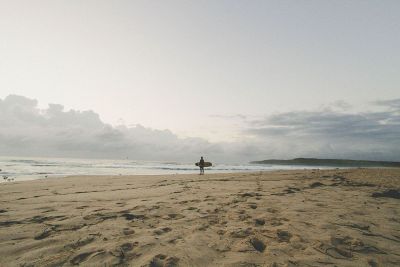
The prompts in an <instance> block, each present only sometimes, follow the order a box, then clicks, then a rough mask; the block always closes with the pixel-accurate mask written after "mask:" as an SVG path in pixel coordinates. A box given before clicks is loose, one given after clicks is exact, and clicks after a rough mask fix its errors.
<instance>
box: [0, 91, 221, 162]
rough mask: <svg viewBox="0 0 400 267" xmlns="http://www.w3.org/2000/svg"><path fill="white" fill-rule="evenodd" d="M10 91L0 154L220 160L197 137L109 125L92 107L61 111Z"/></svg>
mask: <svg viewBox="0 0 400 267" xmlns="http://www.w3.org/2000/svg"><path fill="white" fill-rule="evenodd" d="M37 104H38V102H37V101H36V100H32V99H28V98H26V97H23V96H16V95H10V96H8V97H6V98H5V99H4V100H0V124H1V128H0V155H14V156H59V157H64V156H67V157H94V158H125V157H129V158H133V159H143V160H190V159H197V158H198V156H199V155H200V154H207V155H210V156H215V157H220V158H223V156H222V155H223V153H224V149H223V148H222V147H221V145H219V144H212V143H209V142H208V141H206V140H203V139H200V138H185V139H181V138H178V137H177V136H176V135H175V134H173V133H172V132H170V131H169V130H154V129H150V128H145V127H143V126H141V125H136V126H135V127H126V126H119V127H112V126H111V125H108V124H106V123H103V122H102V121H101V119H100V117H99V115H98V114H96V113H95V112H93V111H76V110H69V111H65V110H64V107H63V106H62V105H57V104H50V105H49V107H48V108H47V109H44V110H40V109H39V108H38V106H37Z"/></svg>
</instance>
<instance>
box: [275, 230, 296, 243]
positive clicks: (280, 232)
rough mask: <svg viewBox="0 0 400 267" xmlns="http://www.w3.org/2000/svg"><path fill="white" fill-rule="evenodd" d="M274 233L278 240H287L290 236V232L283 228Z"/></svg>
mask: <svg viewBox="0 0 400 267" xmlns="http://www.w3.org/2000/svg"><path fill="white" fill-rule="evenodd" d="M276 235H277V236H278V241H279V242H289V241H290V239H291V238H292V234H291V233H289V232H288V231H284V230H278V231H276Z"/></svg>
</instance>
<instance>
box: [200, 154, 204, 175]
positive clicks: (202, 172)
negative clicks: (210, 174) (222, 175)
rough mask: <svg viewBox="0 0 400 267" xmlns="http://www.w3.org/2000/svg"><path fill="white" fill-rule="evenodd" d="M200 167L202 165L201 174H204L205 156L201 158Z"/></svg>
mask: <svg viewBox="0 0 400 267" xmlns="http://www.w3.org/2000/svg"><path fill="white" fill-rule="evenodd" d="M199 167H200V175H204V159H203V157H201V158H200V161H199Z"/></svg>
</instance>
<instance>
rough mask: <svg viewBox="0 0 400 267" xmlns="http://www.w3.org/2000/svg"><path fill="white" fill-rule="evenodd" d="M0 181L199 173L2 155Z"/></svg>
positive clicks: (215, 169)
mask: <svg viewBox="0 0 400 267" xmlns="http://www.w3.org/2000/svg"><path fill="white" fill-rule="evenodd" d="M213 164H214V166H212V167H209V168H206V173H228V172H257V171H272V170H290V169H305V168H307V169H312V168H321V167H312V166H289V165H286V166H284V165H264V164H250V163H243V164H224V163H213ZM0 169H1V171H0V182H7V180H8V181H26V180H35V179H50V178H59V177H65V176H70V175H157V174H196V173H198V172H199V168H198V167H196V166H195V165H194V163H184V162H162V161H138V160H129V159H124V160H103V159H72V158H19V157H0Z"/></svg>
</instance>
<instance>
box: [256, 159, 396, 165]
mask: <svg viewBox="0 0 400 267" xmlns="http://www.w3.org/2000/svg"><path fill="white" fill-rule="evenodd" d="M250 163H253V164H275V165H305V166H332V167H400V162H394V161H372V160H351V159H317V158H295V159H289V160H282V159H268V160H260V161H252V162H250Z"/></svg>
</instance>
